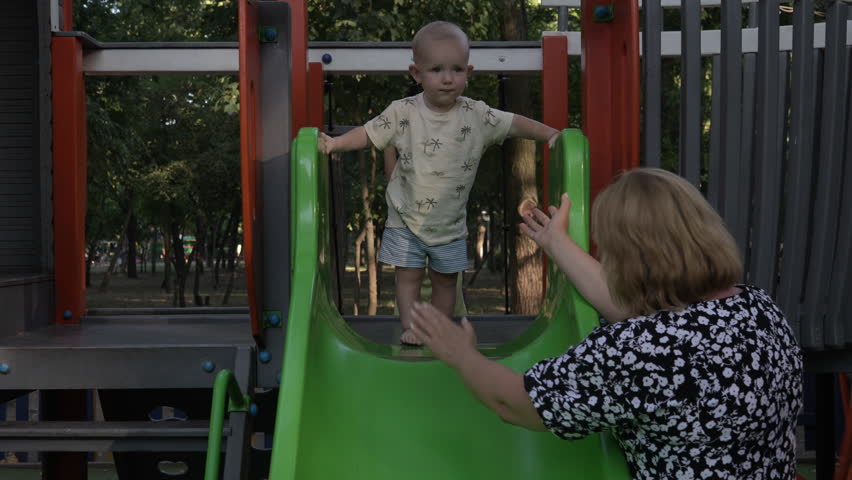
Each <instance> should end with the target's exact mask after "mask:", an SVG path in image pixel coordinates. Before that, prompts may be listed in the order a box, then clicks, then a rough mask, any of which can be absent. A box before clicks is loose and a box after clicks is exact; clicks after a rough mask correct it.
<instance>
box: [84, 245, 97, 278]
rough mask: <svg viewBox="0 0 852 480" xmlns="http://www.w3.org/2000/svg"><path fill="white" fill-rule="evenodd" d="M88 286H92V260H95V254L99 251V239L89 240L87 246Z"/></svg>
mask: <svg viewBox="0 0 852 480" xmlns="http://www.w3.org/2000/svg"><path fill="white" fill-rule="evenodd" d="M86 252H87V253H86V287H91V286H92V262H94V261H95V254H96V253H97V252H98V241H97V240H93V241H91V242H89V245H88V247H87V248H86Z"/></svg>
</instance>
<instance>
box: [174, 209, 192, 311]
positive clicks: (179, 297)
mask: <svg viewBox="0 0 852 480" xmlns="http://www.w3.org/2000/svg"><path fill="white" fill-rule="evenodd" d="M169 232H170V234H171V243H172V255H171V261H172V265H173V266H174V267H175V299H174V302H173V303H174V306H176V307H185V306H186V297H185V296H184V293H185V292H186V277H187V276H188V273H189V267H190V264H191V263H192V260H191V259H190V260H187V258H186V252H185V250H184V249H183V239H181V231H180V226H179V225H178V224H177V223H174V222H173V223H172V224H171V225H170V228H169Z"/></svg>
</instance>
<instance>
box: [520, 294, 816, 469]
mask: <svg viewBox="0 0 852 480" xmlns="http://www.w3.org/2000/svg"><path fill="white" fill-rule="evenodd" d="M741 288H742V289H743V291H742V293H740V294H739V295H735V296H732V297H728V298H725V299H721V300H711V301H706V302H700V303H697V304H693V305H691V306H689V307H688V308H686V309H684V310H682V311H679V312H669V311H660V312H657V313H655V314H653V315H649V316H640V317H635V318H631V319H628V320H626V321H624V322H620V323H617V324H614V325H607V326H603V327H598V328H596V329H594V330H593V331H592V332H591V333H590V334H589V336H588V337H587V338H586V339H585V340H583V341H582V342H580V343H579V344H578V345H576V346H574V347H572V348H571V349H569V350H568V351H567V352H566V353H565V354H563V355H562V356H560V357H557V358H552V359H548V360H543V361H541V362H539V363H537V364H536V365H534V366H533V367H532V368H531V369H530V370H529V371H527V372H526V374H525V376H524V384H525V387H526V389H527V391H528V392H529V396H530V398H531V399H532V401H533V404H534V405H535V408H536V410H538V412H539V415H540V416H541V418H542V419H543V420H544V424H545V425H546V426H547V428H548V429H550V430H551V431H552V432H553V433H554V434H556V435H557V436H559V437H561V438H564V439H579V438H582V437H585V436H587V435H589V434H590V433H593V432H599V431H603V430H611V431H612V433H613V435H614V436H615V438H616V439H617V440H618V441H619V443H620V444H621V446H622V448H623V449H624V452H625V455H626V457H627V461H628V464H629V465H630V468H631V470H632V473H633V478H634V479H638V480H645V479H655V480H656V479H704V478H737V479H746V478H747V479H752V480H757V479H784V480H788V479H790V478H794V477H795V473H796V472H795V444H796V442H795V426H796V417H797V415H798V413H799V411H800V410H801V408H802V356H801V351H800V349H799V346H798V344H797V343H796V340H795V339H794V337H793V334H792V332H791V330H790V328H789V326H788V325H787V321H786V320H785V318H784V315H783V313H781V311H780V310H779V309H778V307H777V306H776V305H775V303H774V302H773V301H772V299H771V298H770V297H769V295H767V294H766V292H764V291H763V290H761V289H759V288H756V287H752V286H741Z"/></svg>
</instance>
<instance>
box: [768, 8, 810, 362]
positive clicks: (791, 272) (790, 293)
mask: <svg viewBox="0 0 852 480" xmlns="http://www.w3.org/2000/svg"><path fill="white" fill-rule="evenodd" d="M812 11H813V0H801V2H800V5H799V8H797V9H795V10H794V12H793V70H792V75H791V80H790V83H791V88H790V143H789V147H788V148H789V154H788V157H787V170H786V173H787V175H786V183H785V185H786V201H785V208H784V234H783V242H784V246H783V249H782V257H781V282H780V284H779V286H778V294H777V296H776V298H777V299H778V301H779V303H780V306H781V309H782V310H783V311H784V313H785V314H786V315H787V320H788V321H789V322H790V327H791V328H792V329H793V332H794V333H795V334H796V335H797V336H798V338H799V340H800V342H801V343H802V344H803V346H804V345H806V344H807V345H813V344H814V343H815V342H816V340H815V338H816V335H815V332H813V331H809V332H805V331H804V330H807V329H808V326H804V329H802V325H801V322H800V318H799V315H800V303H801V301H802V289H803V287H804V284H805V265H806V264H807V262H806V259H807V241H808V240H807V238H808V231H809V226H808V223H809V219H810V214H809V213H808V210H809V206H810V198H811V174H812V168H811V159H812V155H813V150H814V143H813V142H814V118H815V117H814V108H813V106H814V105H816V98H817V97H816V96H815V93H816V90H815V89H814V88H813V86H814V85H818V83H817V82H816V81H815V77H816V78H818V75H819V69H817V68H816V66H817V64H816V56H815V55H814V50H813V38H814V19H813V14H812V13H811V12H812Z"/></svg>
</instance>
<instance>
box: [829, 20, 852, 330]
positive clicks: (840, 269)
mask: <svg viewBox="0 0 852 480" xmlns="http://www.w3.org/2000/svg"><path fill="white" fill-rule="evenodd" d="M849 10H852V9H849ZM846 58H847V62H848V63H847V69H846V71H847V72H848V73H847V76H846V79H845V80H844V82H843V83H844V84H846V85H847V89H848V88H849V87H848V85H849V82H850V81H852V51H849V52H848V55H847V57H846ZM847 99H848V106H847V112H848V113H847V117H846V136H845V137H846V138H845V140H846V153H845V155H842V158H845V159H847V160H846V165H845V167H844V168H843V186H842V187H841V189H840V191H841V192H842V193H841V201H840V208H839V209H838V212H837V217H838V218H837V225H838V229H839V230H838V232H837V248H836V250H835V256H834V262H833V264H834V272H833V274H832V278H831V284H830V285H831V286H832V291H834V292H850V291H852V255H850V253H849V246H850V245H852V163H850V162H849V160H848V159H849V158H852V140H850V135H852V92H847ZM828 301H829V306H828V318H827V323H828V324H829V325H837V326H838V327H837V328H843V327H844V325H846V322H845V321H844V320H845V318H847V317H848V312H849V310H848V309H849V308H850V307H852V301H850V300H849V295H843V294H842V293H841V294H840V295H838V294H834V295H831V296H830V297H829V299H828ZM838 333H839V332H838ZM844 333H845V335H844V338H843V343H844V344H848V343H850V338H852V328H845V332H844Z"/></svg>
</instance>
